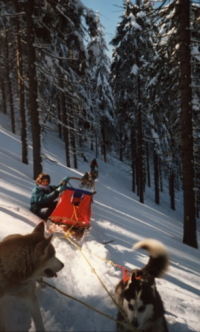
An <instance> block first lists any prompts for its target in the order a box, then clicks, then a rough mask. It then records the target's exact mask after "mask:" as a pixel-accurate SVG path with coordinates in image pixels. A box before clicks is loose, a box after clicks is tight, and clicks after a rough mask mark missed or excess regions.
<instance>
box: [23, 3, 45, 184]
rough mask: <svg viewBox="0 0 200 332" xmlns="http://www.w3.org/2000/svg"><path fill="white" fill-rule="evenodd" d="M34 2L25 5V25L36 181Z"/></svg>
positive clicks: (38, 135) (38, 132)
mask: <svg viewBox="0 0 200 332" xmlns="http://www.w3.org/2000/svg"><path fill="white" fill-rule="evenodd" d="M34 6H35V1H34V0H28V1H27V3H26V25H27V55H28V76H29V108H30V117H31V132H32V142H33V178H34V179H36V178H37V176H38V174H40V173H41V172H42V158H41V126H40V122H39V109H38V103H37V99H38V91H37V77H36V67H35V63H36V55H35V48H34V46H33V45H34V41H35V38H34V23H33V18H32V17H33V11H34Z"/></svg>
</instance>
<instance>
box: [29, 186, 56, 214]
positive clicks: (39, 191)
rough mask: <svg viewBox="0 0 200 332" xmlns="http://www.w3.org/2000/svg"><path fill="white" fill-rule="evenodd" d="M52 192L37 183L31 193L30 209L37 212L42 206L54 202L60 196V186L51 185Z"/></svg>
mask: <svg viewBox="0 0 200 332" xmlns="http://www.w3.org/2000/svg"><path fill="white" fill-rule="evenodd" d="M49 188H50V192H49V191H47V190H45V189H44V188H42V187H39V186H38V185H36V186H35V187H34V188H33V190H32V193H31V200H30V204H31V206H30V210H31V212H33V213H35V214H37V213H38V212H39V211H40V209H41V208H43V207H46V206H47V205H48V204H49V203H52V202H53V201H54V200H55V199H56V198H57V197H58V196H59V192H58V191H56V188H58V186H49Z"/></svg>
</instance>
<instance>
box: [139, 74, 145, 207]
mask: <svg viewBox="0 0 200 332" xmlns="http://www.w3.org/2000/svg"><path fill="white" fill-rule="evenodd" d="M143 154H144V153H143V133H142V109H141V87H140V74H139V75H138V175H139V182H138V184H139V197H140V203H144V170H143V167H144V165H143V162H144V156H143Z"/></svg>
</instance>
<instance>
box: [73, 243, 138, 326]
mask: <svg viewBox="0 0 200 332" xmlns="http://www.w3.org/2000/svg"><path fill="white" fill-rule="evenodd" d="M67 240H68V241H69V242H70V243H71V244H73V245H74V246H75V247H76V248H77V249H78V250H79V251H80V252H81V254H82V256H83V257H84V258H85V260H86V262H87V263H88V265H89V266H90V267H91V271H92V272H93V273H94V274H95V275H96V276H97V278H98V280H99V281H100V283H101V284H102V286H103V288H104V289H105V290H106V292H107V293H108V295H109V296H110V298H111V300H112V301H113V303H114V304H115V305H116V307H117V309H118V310H119V311H120V312H121V314H122V316H123V317H124V319H125V320H126V321H127V323H126V324H127V325H128V326H129V328H130V329H131V330H132V331H137V330H136V329H135V328H133V326H132V325H131V323H130V322H129V320H128V317H127V316H126V315H125V313H124V312H123V310H122V309H121V308H120V307H119V306H118V304H117V302H116V301H115V299H114V298H113V296H112V295H111V293H110V292H109V290H108V288H107V287H106V285H105V284H104V283H103V281H102V280H101V278H100V277H99V275H98V274H97V273H96V271H95V269H94V268H93V266H92V265H91V263H90V262H89V260H88V259H87V257H86V256H85V255H84V253H83V252H82V248H81V247H79V246H78V245H77V244H76V243H75V242H73V241H72V240H71V239H70V238H69V237H67ZM113 264H114V263H113Z"/></svg>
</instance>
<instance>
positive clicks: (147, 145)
mask: <svg viewBox="0 0 200 332" xmlns="http://www.w3.org/2000/svg"><path fill="white" fill-rule="evenodd" d="M146 156H147V163H146V164H147V183H148V187H149V188H150V187H151V175H150V166H149V144H148V142H146Z"/></svg>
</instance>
